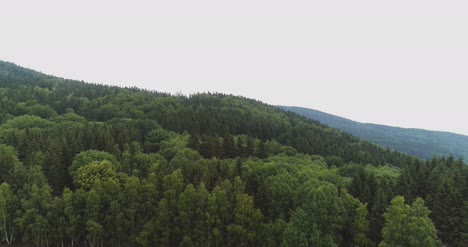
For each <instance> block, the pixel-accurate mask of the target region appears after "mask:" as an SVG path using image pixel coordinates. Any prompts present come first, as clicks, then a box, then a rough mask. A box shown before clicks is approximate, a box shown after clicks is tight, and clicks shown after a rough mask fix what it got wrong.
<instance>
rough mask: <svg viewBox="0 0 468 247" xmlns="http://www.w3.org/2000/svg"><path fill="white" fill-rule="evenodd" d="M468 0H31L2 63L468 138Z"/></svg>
mask: <svg viewBox="0 0 468 247" xmlns="http://www.w3.org/2000/svg"><path fill="white" fill-rule="evenodd" d="M467 7H468V3H466V1H450V2H440V1H420V0H416V1H410V2H408V1H400V0H397V1H390V2H385V3H383V2H380V1H379V2H376V1H353V2H349V1H325V2H324V1H314V2H311V1H255V2H252V1H233V2H229V3H226V2H225V1H158V2H156V3H155V1H132V2H128V1H99V2H98V3H96V2H95V1H88V0H85V1H79V2H73V3H65V2H63V1H52V0H46V1H40V2H37V1H30V2H29V1H28V2H24V1H22V2H19V1H14V2H9V3H5V4H4V5H3V6H2V8H1V10H0V27H1V28H2V29H1V30H2V40H1V41H0V44H1V45H0V59H1V60H6V61H11V62H14V63H17V64H19V65H21V66H24V67H29V68H32V69H36V70H39V71H42V72H45V73H48V74H53V75H57V76H62V77H66V78H72V79H79V80H85V81H88V82H97V83H105V84H116V85H125V86H137V87H142V88H148V89H154V90H158V91H167V92H172V93H176V92H181V93H184V94H191V93H195V92H206V91H216V92H223V93H232V94H236V95H243V96H247V97H252V98H256V99H260V100H262V101H265V102H267V103H270V104H282V105H297V106H303V107H310V108H314V109H317V110H322V111H326V112H329V113H332V114H337V115H340V116H343V117H347V118H351V119H354V120H357V121H361V122H372V123H379V124H387V125H394V126H402V127H418V128H425V129H433V130H447V131H452V132H457V133H462V134H468V117H466V114H465V112H466V105H468V99H467V97H465V94H466V93H465V92H466V91H465V90H464V88H465V86H464V85H466V82H467V80H468V73H467V72H466V68H467V67H468V35H467V34H466V32H464V31H463V30H467V25H468V16H467V15H466V9H467Z"/></svg>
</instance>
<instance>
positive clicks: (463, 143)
mask: <svg viewBox="0 0 468 247" xmlns="http://www.w3.org/2000/svg"><path fill="white" fill-rule="evenodd" d="M281 108H283V109H286V110H289V111H291V112H295V113H298V114H300V115H303V116H305V117H308V118H310V119H313V120H316V121H319V122H321V123H323V124H325V125H328V126H330V127H333V128H336V129H339V130H342V131H344V132H347V133H350V134H352V135H355V136H358V137H360V138H362V139H364V140H367V141H370V142H373V143H376V144H379V145H381V146H384V147H388V148H391V149H394V150H397V151H400V152H404V153H407V154H410V155H414V156H417V157H419V158H422V159H430V158H432V157H433V156H449V155H453V156H455V157H456V158H458V157H461V158H463V159H464V160H468V136H465V135H460V134H454V133H450V132H441V131H430V130H423V129H408V128H399V127H391V126H385V125H379V124H370V123H360V122H356V121H353V120H350V119H346V118H342V117H339V116H335V115H332V114H328V113H325V112H321V111H317V110H313V109H308V108H302V107H290V106H281Z"/></svg>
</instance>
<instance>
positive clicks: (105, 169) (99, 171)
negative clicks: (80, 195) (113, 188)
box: [73, 161, 117, 190]
mask: <svg viewBox="0 0 468 247" xmlns="http://www.w3.org/2000/svg"><path fill="white" fill-rule="evenodd" d="M116 177H117V174H116V172H115V170H114V166H113V165H112V163H110V162H109V161H100V162H99V161H93V162H91V163H90V164H88V165H86V166H83V167H80V168H79V169H78V172H77V174H76V177H75V180H74V181H73V182H74V183H75V185H76V186H78V187H79V188H82V189H84V190H89V189H91V188H92V187H93V186H94V185H95V184H96V183H98V182H104V181H107V180H110V179H115V178H116Z"/></svg>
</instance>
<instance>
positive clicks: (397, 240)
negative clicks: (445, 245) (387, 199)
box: [379, 196, 441, 247]
mask: <svg viewBox="0 0 468 247" xmlns="http://www.w3.org/2000/svg"><path fill="white" fill-rule="evenodd" d="M429 213H430V211H429V209H427V208H426V207H425V206H424V201H423V200H422V199H421V198H417V199H416V200H415V201H414V203H413V205H412V206H409V205H407V204H405V199H404V198H403V197H402V196H397V197H395V198H394V199H393V200H392V202H391V205H390V207H389V208H388V209H387V210H386V212H385V214H384V217H385V226H384V228H383V229H382V235H383V241H382V242H381V243H380V244H379V246H381V247H383V246H415V247H418V246H421V247H431V246H441V242H440V240H439V239H438V238H437V234H436V229H435V227H434V224H433V223H432V221H431V219H430V218H429Z"/></svg>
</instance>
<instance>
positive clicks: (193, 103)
mask: <svg viewBox="0 0 468 247" xmlns="http://www.w3.org/2000/svg"><path fill="white" fill-rule="evenodd" d="M388 164H392V165H393V166H392V165H388ZM467 178H468V167H467V166H465V165H463V162H462V161H461V160H455V159H454V158H453V157H448V158H437V159H432V160H430V161H422V160H420V159H417V158H415V157H411V156H409V155H404V154H402V153H399V152H397V151H390V150H389V149H386V148H382V147H380V146H378V145H376V144H372V143H370V142H367V141H363V140H361V139H359V138H357V137H354V136H352V135H350V134H347V133H343V132H342V131H339V130H336V129H332V128H330V127H328V126H325V125H323V124H321V123H319V122H317V121H314V120H310V119H308V118H306V117H303V116H300V115H298V114H296V113H292V112H285V111H283V110H281V109H278V108H277V107H274V106H270V105H267V104H264V103H261V102H259V101H256V100H252V99H247V98H243V97H236V96H232V95H224V94H209V93H208V94H196V95H191V96H189V97H187V96H173V95H170V94H166V93H158V92H153V91H146V90H141V89H137V88H120V87H112V86H104V85H96V84H88V83H84V82H79V81H73V80H65V79H62V78H57V77H53V76H48V75H45V74H42V73H38V72H35V71H33V70H29V69H24V68H21V67H19V66H16V65H14V64H11V63H4V62H0V218H2V224H0V231H1V232H2V237H1V238H0V246H142V247H146V246H377V244H378V243H384V244H385V243H386V242H385V241H387V242H388V239H386V238H387V236H385V235H383V234H382V232H383V230H384V227H387V226H388V225H391V226H394V227H396V228H397V229H398V231H399V232H401V233H398V234H397V235H398V236H403V237H402V238H401V239H397V240H396V241H397V242H398V243H399V244H401V245H402V246H414V244H412V243H414V239H412V238H407V237H406V236H410V237H411V236H414V235H417V236H418V237H420V238H421V239H424V246H438V245H437V243H439V239H441V240H442V241H443V242H444V243H448V244H447V246H458V245H455V244H456V243H464V242H466V241H465V239H464V237H465V235H464V233H465V232H466V228H463V227H464V226H468V222H466V223H467V224H465V222H464V221H463V220H464V219H465V218H466V217H464V216H463V215H466V213H468V207H464V204H463V200H464V198H468V197H467V195H468V187H467V186H466V185H467V183H465V182H466V181H468V180H467ZM396 195H402V196H404V198H405V199H406V200H407V202H408V204H410V203H412V202H413V201H414V200H415V199H416V198H424V199H425V200H426V199H427V198H430V199H431V200H429V201H428V202H429V203H428V205H427V207H426V206H425V205H424V202H423V201H422V199H416V202H415V203H417V204H414V203H413V206H410V205H407V206H406V208H408V209H411V212H413V211H414V212H416V213H417V215H416V214H415V215H414V216H412V215H410V216H409V218H408V220H410V223H411V222H412V221H411V220H413V221H414V220H417V222H419V223H418V229H415V227H408V226H411V225H414V224H413V223H411V224H408V223H407V221H406V217H407V215H408V214H407V213H406V212H404V213H401V214H397V215H393V216H390V217H387V216H385V217H384V213H385V212H386V211H387V212H389V210H390V211H392V210H391V209H387V208H391V205H393V204H395V203H398V202H399V204H401V203H403V204H404V203H405V202H404V199H403V198H402V197H395V196H396ZM392 198H395V199H394V200H392ZM466 205H468V203H467V204H466ZM394 206H395V207H400V206H399V205H394ZM413 209H414V210H413ZM428 209H429V210H432V211H433V212H435V213H434V214H431V217H432V218H429V215H428V212H429V210H428ZM449 209H450V210H449ZM460 212H461V213H460ZM402 217H405V218H403V220H401V219H402ZM393 219H395V220H397V221H398V222H401V223H398V222H397V223H396V224H388V223H387V222H388V220H393ZM420 222H423V225H421V223H420ZM437 230H439V231H437ZM436 233H438V234H439V236H437V235H436ZM461 246H464V245H461Z"/></svg>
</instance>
